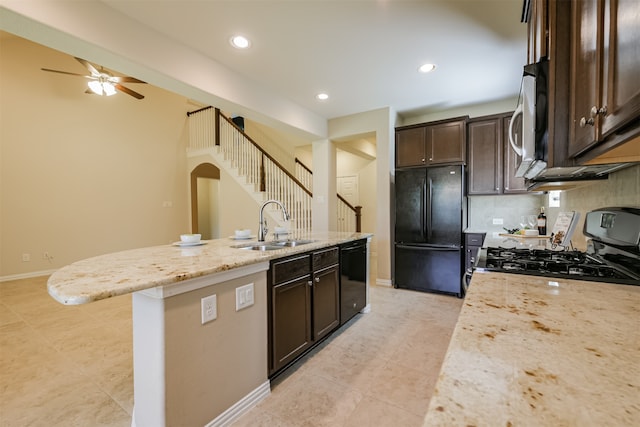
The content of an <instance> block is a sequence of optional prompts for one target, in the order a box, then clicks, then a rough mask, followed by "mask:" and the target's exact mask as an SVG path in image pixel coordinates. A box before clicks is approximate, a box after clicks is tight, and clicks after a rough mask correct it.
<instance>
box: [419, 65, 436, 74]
mask: <svg viewBox="0 0 640 427" xmlns="http://www.w3.org/2000/svg"><path fill="white" fill-rule="evenodd" d="M435 69H436V64H423V65H421V66H420V68H418V71H420V72H421V73H430V72H432V71H433V70H435Z"/></svg>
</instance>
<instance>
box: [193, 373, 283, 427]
mask: <svg viewBox="0 0 640 427" xmlns="http://www.w3.org/2000/svg"><path fill="white" fill-rule="evenodd" d="M269 394H271V384H270V382H269V381H266V382H264V383H262V385H260V386H258V388H256V389H255V390H253V391H252V392H251V393H249V394H247V395H246V396H245V397H243V398H242V399H240V400H239V401H238V402H236V403H235V404H234V405H233V406H232V407H230V408H229V409H227V410H226V411H224V412H223V413H222V414H220V415H218V416H217V417H216V418H215V419H214V420H213V421H211V422H210V423H209V424H206V425H205V427H226V426H229V425H231V424H232V423H233V422H234V421H236V420H237V419H238V418H240V416H242V415H244V414H246V413H247V412H249V410H251V408H253V407H254V406H256V405H257V404H258V403H260V401H261V400H262V399H264V398H265V397H267V396H269Z"/></svg>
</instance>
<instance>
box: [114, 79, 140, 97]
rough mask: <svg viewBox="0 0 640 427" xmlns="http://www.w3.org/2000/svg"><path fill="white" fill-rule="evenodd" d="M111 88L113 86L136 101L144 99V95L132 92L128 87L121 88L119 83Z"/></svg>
mask: <svg viewBox="0 0 640 427" xmlns="http://www.w3.org/2000/svg"><path fill="white" fill-rule="evenodd" d="M113 86H114V87H115V88H116V89H118V90H119V91H120V92H124V93H126V94H127V95H131V96H133V97H134V98H136V99H142V98H144V95H140V94H139V93H138V92H136V91H133V90H131V89H129V88H128V87H124V86H122V85H121V84H119V83H116V84H114V85H113Z"/></svg>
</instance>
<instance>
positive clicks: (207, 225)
mask: <svg viewBox="0 0 640 427" xmlns="http://www.w3.org/2000/svg"><path fill="white" fill-rule="evenodd" d="M219 185H220V169H218V168H217V167H216V166H214V165H212V164H211V163H201V164H199V165H198V166H196V167H195V168H194V169H193V171H192V172H191V230H192V232H193V233H200V234H202V238H203V239H205V240H206V239H217V238H219V237H220V228H219V223H220V222H219V216H218V206H219V203H218V188H219Z"/></svg>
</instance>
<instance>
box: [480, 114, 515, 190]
mask: <svg viewBox="0 0 640 427" xmlns="http://www.w3.org/2000/svg"><path fill="white" fill-rule="evenodd" d="M511 116H512V113H502V114H496V115H492V116H485V117H478V118H474V119H472V120H470V121H469V124H468V129H469V130H468V144H469V160H468V165H469V185H468V194H469V195H480V194H489V195H490V194H517V193H526V191H527V187H526V184H525V180H524V178H516V176H515V172H516V167H517V161H518V156H517V155H516V154H515V152H514V151H513V150H512V149H511V146H510V144H509V139H508V138H509V136H508V135H509V123H510V121H511Z"/></svg>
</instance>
